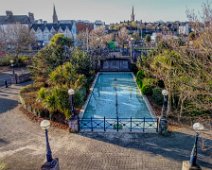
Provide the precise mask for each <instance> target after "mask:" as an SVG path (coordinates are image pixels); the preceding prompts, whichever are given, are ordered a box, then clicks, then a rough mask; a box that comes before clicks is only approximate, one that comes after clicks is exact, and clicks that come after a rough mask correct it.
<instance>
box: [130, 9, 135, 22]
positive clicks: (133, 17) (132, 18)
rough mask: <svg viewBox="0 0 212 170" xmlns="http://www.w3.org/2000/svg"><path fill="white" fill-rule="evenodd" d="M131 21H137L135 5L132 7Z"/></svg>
mask: <svg viewBox="0 0 212 170" xmlns="http://www.w3.org/2000/svg"><path fill="white" fill-rule="evenodd" d="M131 21H135V14H134V6H133V7H132V14H131Z"/></svg>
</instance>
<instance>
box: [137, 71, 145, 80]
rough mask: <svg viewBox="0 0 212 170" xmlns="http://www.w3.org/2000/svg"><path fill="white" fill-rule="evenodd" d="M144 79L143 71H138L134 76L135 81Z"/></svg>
mask: <svg viewBox="0 0 212 170" xmlns="http://www.w3.org/2000/svg"><path fill="white" fill-rule="evenodd" d="M144 77H145V73H144V70H139V71H138V72H137V74H136V79H141V80H142V79H143V78H144Z"/></svg>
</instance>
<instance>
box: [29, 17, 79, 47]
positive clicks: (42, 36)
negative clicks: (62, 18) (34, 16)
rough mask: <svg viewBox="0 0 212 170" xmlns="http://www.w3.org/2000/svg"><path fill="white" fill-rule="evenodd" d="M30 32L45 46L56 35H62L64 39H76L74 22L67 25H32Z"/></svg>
mask: <svg viewBox="0 0 212 170" xmlns="http://www.w3.org/2000/svg"><path fill="white" fill-rule="evenodd" d="M31 32H32V33H34V34H35V36H36V39H37V41H38V42H39V43H42V44H43V45H46V44H48V43H49V41H50V39H51V38H52V37H53V36H54V35H55V34H57V33H61V34H64V36H65V37H68V38H71V39H72V40H75V39H76V37H77V29H76V23H75V22H74V21H72V23H71V22H68V23H60V22H58V23H46V22H44V23H42V24H32V26H31Z"/></svg>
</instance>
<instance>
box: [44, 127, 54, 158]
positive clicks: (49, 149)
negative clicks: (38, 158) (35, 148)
mask: <svg viewBox="0 0 212 170" xmlns="http://www.w3.org/2000/svg"><path fill="white" fill-rule="evenodd" d="M45 135H46V160H47V162H52V160H53V159H52V151H51V148H50V145H49V138H48V130H47V129H45Z"/></svg>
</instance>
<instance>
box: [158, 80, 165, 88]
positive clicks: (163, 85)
mask: <svg viewBox="0 0 212 170" xmlns="http://www.w3.org/2000/svg"><path fill="white" fill-rule="evenodd" d="M157 86H158V87H160V88H165V84H164V82H163V80H158V82H157Z"/></svg>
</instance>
